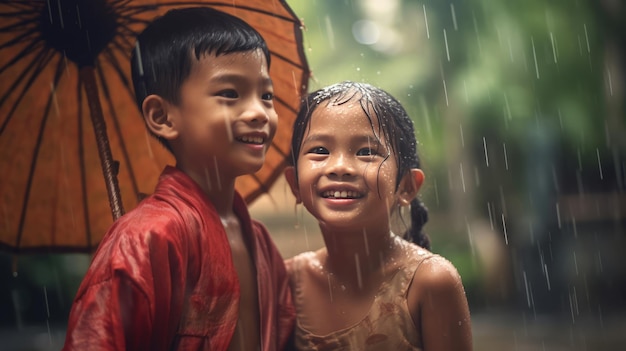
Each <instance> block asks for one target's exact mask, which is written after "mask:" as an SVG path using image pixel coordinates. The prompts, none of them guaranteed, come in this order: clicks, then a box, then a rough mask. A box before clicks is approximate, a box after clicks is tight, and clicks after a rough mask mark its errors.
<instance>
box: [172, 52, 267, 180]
mask: <svg viewBox="0 0 626 351" xmlns="http://www.w3.org/2000/svg"><path fill="white" fill-rule="evenodd" d="M192 57H193V55H192ZM192 60H194V59H193V58H192ZM167 106H168V108H167V115H168V121H169V122H170V123H171V124H172V127H173V129H174V130H176V134H175V137H174V138H171V139H170V144H171V145H172V148H173V150H174V153H175V155H176V159H177V167H179V168H181V169H182V170H184V171H185V172H186V173H187V174H189V175H190V176H192V178H194V179H196V181H198V183H199V184H205V183H207V181H208V182H210V183H213V184H215V183H221V184H226V183H228V182H234V179H235V178H236V177H238V176H240V175H243V174H249V173H254V172H256V171H258V170H259V169H260V168H261V166H262V165H263V161H264V159H265V151H266V150H267V147H268V146H269V144H270V143H271V141H272V138H273V137H274V134H275V133H276V126H277V122H278V116H277V115H276V111H275V110H274V103H273V85H272V81H271V79H270V76H269V72H268V68H267V62H266V60H265V56H264V55H263V53H262V52H261V50H256V51H249V52H235V53H229V54H223V55H219V56H215V55H213V54H211V55H203V56H200V59H199V60H198V61H195V60H194V63H193V65H192V69H191V73H190V75H189V77H188V78H187V80H186V81H185V82H183V84H182V86H181V89H180V98H179V103H177V104H173V103H168V104H167ZM218 173H219V174H220V175H221V179H208V180H207V179H206V177H207V175H211V174H213V175H215V174H218ZM214 177H215V176H213V178H214ZM210 178H211V177H210Z"/></svg>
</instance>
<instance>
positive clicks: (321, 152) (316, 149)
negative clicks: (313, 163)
mask: <svg viewBox="0 0 626 351" xmlns="http://www.w3.org/2000/svg"><path fill="white" fill-rule="evenodd" d="M307 154H318V155H328V154H329V152H328V150H327V149H326V148H325V147H322V146H316V147H314V148H311V149H309V151H307Z"/></svg>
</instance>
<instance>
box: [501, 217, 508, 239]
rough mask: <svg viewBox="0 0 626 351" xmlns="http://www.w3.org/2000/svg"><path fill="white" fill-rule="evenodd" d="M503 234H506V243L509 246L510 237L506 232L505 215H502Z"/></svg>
mask: <svg viewBox="0 0 626 351" xmlns="http://www.w3.org/2000/svg"><path fill="white" fill-rule="evenodd" d="M502 232H503V233H504V242H505V243H506V244H507V245H509V235H508V234H507V232H506V221H505V220H504V213H503V214H502Z"/></svg>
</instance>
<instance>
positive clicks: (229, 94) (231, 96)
mask: <svg viewBox="0 0 626 351" xmlns="http://www.w3.org/2000/svg"><path fill="white" fill-rule="evenodd" d="M217 95H218V96H221V97H225V98H227V99H236V98H238V97H239V94H237V92H236V91H235V90H233V89H227V90H222V91H220V92H219V93H217Z"/></svg>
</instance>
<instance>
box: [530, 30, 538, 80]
mask: <svg viewBox="0 0 626 351" xmlns="http://www.w3.org/2000/svg"><path fill="white" fill-rule="evenodd" d="M530 42H531V43H532V47H533V60H534V62H535V75H536V76H537V79H539V65H538V64H537V51H536V50H535V39H534V38H533V37H530Z"/></svg>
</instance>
